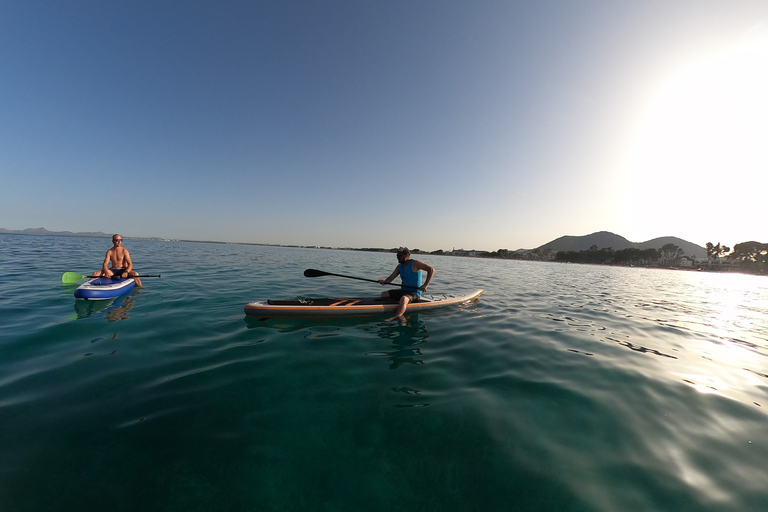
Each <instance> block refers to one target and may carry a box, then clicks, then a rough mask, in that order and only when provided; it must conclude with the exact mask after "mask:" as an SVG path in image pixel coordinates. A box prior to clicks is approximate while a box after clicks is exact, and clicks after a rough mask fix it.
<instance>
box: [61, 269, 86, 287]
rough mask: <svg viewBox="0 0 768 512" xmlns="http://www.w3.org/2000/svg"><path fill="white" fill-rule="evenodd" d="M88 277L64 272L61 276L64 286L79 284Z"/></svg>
mask: <svg viewBox="0 0 768 512" xmlns="http://www.w3.org/2000/svg"><path fill="white" fill-rule="evenodd" d="M87 277H88V276H84V275H83V274H78V273H77V272H64V273H63V274H62V275H61V282H62V283H64V284H74V283H76V282H78V281H79V280H81V279H85V278H87Z"/></svg>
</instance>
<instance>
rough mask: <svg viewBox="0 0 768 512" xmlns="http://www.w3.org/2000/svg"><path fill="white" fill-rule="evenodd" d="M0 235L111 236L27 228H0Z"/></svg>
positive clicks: (96, 232)
mask: <svg viewBox="0 0 768 512" xmlns="http://www.w3.org/2000/svg"><path fill="white" fill-rule="evenodd" d="M0 233H7V234H10V235H37V236H83V237H89V238H111V237H112V235H108V234H107V233H102V232H101V231H88V232H84V233H73V232H72V231H48V230H47V229H45V228H27V229H5V228H0Z"/></svg>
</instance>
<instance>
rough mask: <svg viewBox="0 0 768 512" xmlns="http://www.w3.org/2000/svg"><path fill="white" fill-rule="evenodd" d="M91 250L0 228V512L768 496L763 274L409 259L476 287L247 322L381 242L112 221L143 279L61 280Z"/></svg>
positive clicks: (742, 501)
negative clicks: (417, 307) (240, 236)
mask: <svg viewBox="0 0 768 512" xmlns="http://www.w3.org/2000/svg"><path fill="white" fill-rule="evenodd" d="M109 245H110V243H109V240H104V239H86V238H58V237H32V236H20V235H0V510H2V511H8V512H21V511H35V512H36V511H51V510H55V511H96V510H109V511H111V512H115V511H136V510H142V511H197V510H199V511H290V510H296V511H299V510H301V511H304V510H319V511H362V510H365V511H387V512H391V511H400V510H402V511H420V512H422V511H445V510H461V511H465V510H466V511H469V510H482V511H486V510H513V511H514V510H520V511H558V512H563V511H565V512H582V511H585V512H586V511H600V512H615V511H632V512H638V511H670V512H680V511H696V512H702V511H712V512H728V511H765V510H768V278H766V277H759V276H747V275H738V274H714V273H702V272H685V271H665V270H655V269H644V268H617V267H600V266H581V265H567V264H557V263H533V262H518V261H502V260H480V259H472V258H451V257H436V256H423V257H420V259H423V260H424V261H426V262H427V263H429V264H431V265H433V266H434V267H436V269H437V274H436V277H435V280H434V281H433V284H432V286H431V287H430V291H432V292H435V293H437V292H443V291H445V292H456V291H470V290H473V289H476V288H483V289H485V294H484V295H483V296H482V297H481V298H480V300H479V301H478V302H476V303H473V304H470V305H466V306H463V307H455V308H446V309H442V310H436V311H433V312H429V313H420V314H412V315H407V321H406V322H405V323H403V324H401V323H398V322H387V321H385V318H384V317H370V318H355V319H335V320H277V319H272V320H266V321H259V320H251V319H246V318H245V315H244V313H243V306H244V305H245V303H246V302H249V301H253V300H259V299H266V298H297V297H317V296H369V295H377V294H378V293H380V291H381V290H382V288H381V287H380V286H378V285H376V284H373V283H365V282H361V281H354V280H351V279H342V278H336V277H322V278H314V279H308V278H305V277H303V275H302V272H303V270H304V269H306V268H317V269H321V270H325V271H328V272H334V273H338V274H346V275H353V276H360V277H366V278H373V279H379V278H384V277H386V276H387V275H388V274H389V273H390V272H391V271H392V269H393V268H394V267H395V264H396V259H395V257H394V256H393V255H389V254H379V253H365V252H353V251H332V250H315V249H293V248H277V247H259V246H242V245H222V244H204V243H181V242H175V243H174V242H151V241H139V240H127V241H126V247H127V248H128V249H130V251H131V254H132V256H133V259H134V261H135V262H136V267H137V269H138V270H140V271H141V272H142V273H148V274H158V273H159V274H162V278H160V279H152V278H147V279H145V280H144V284H145V287H144V288H143V289H140V290H135V291H134V292H132V293H129V294H128V295H126V296H124V297H122V298H119V299H117V300H115V301H113V302H106V303H90V302H87V303H81V302H78V301H76V300H75V299H74V297H73V295H72V292H73V287H71V286H64V285H62V284H61V279H60V277H61V274H62V273H63V272H66V271H74V272H79V273H83V274H85V273H89V272H91V271H93V270H95V269H97V268H98V267H99V265H100V263H101V259H102V258H103V255H104V251H106V249H107V248H108V247H109Z"/></svg>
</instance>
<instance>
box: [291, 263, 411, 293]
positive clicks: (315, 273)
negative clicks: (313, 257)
mask: <svg viewBox="0 0 768 512" xmlns="http://www.w3.org/2000/svg"><path fill="white" fill-rule="evenodd" d="M304 276H305V277H322V276H335V277H346V278H347V279H357V280H358V281H368V282H369V283H379V282H378V281H377V280H375V279H366V278H364V277H355V276H345V275H342V274H333V273H331V272H325V271H322V270H315V269H313V268H309V269H307V270H305V271H304ZM379 284H381V283H379ZM384 284H388V285H390V286H401V287H403V288H408V289H411V290H417V289H418V288H416V287H415V286H406V285H404V284H397V283H384Z"/></svg>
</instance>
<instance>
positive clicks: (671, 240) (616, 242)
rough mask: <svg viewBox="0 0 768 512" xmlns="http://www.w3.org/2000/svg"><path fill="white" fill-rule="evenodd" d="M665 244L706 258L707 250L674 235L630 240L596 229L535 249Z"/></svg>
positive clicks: (656, 245) (557, 249)
mask: <svg viewBox="0 0 768 512" xmlns="http://www.w3.org/2000/svg"><path fill="white" fill-rule="evenodd" d="M666 244H674V245H676V246H678V247H680V248H681V249H682V250H683V254H685V255H686V256H692V257H694V258H696V259H706V258H707V250H706V249H705V248H704V247H702V246H700V245H696V244H694V243H691V242H688V241H687V240H683V239H682V238H677V237H674V236H662V237H659V238H654V239H652V240H648V241H646V242H630V241H629V240H627V239H626V238H624V237H623V236H619V235H617V234H614V233H611V232H609V231H598V232H597V233H592V234H591V235H584V236H571V235H567V236H561V237H560V238H556V239H555V240H552V241H551V242H548V243H546V244H544V245H542V246H540V247H538V248H537V249H539V250H544V249H550V250H552V251H577V252H578V251H588V250H589V248H590V247H592V246H593V245H596V246H597V248H598V249H603V248H608V247H610V248H611V249H613V250H614V251H620V250H622V249H633V248H634V249H641V250H642V249H661V248H662V247H663V246H665V245H666Z"/></svg>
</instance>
